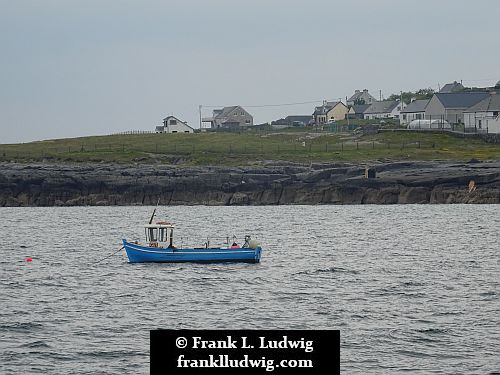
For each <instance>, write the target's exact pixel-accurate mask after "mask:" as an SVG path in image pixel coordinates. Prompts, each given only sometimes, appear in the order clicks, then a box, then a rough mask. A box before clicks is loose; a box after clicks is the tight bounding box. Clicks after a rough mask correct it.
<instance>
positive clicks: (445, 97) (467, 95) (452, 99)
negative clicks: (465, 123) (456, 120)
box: [434, 92, 490, 108]
mask: <svg viewBox="0 0 500 375" xmlns="http://www.w3.org/2000/svg"><path fill="white" fill-rule="evenodd" d="M434 95H435V96H436V98H438V100H439V101H440V102H441V103H442V104H443V106H444V107H445V108H469V107H472V106H473V105H474V104H477V103H479V102H480V101H481V100H483V99H484V98H486V97H487V96H488V95H490V94H489V93H487V92H448V93H441V92H438V93H437V94H434Z"/></svg>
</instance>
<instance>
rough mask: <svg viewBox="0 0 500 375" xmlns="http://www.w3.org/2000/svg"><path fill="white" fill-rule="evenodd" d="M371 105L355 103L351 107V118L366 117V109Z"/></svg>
mask: <svg viewBox="0 0 500 375" xmlns="http://www.w3.org/2000/svg"><path fill="white" fill-rule="evenodd" d="M368 107H370V104H354V105H351V106H350V107H349V118H353V119H354V118H357V119H361V120H362V119H364V118H365V111H366V110H367V109H368Z"/></svg>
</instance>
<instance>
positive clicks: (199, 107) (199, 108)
mask: <svg viewBox="0 0 500 375" xmlns="http://www.w3.org/2000/svg"><path fill="white" fill-rule="evenodd" d="M201 107H202V106H201V104H200V105H199V106H198V111H199V112H200V130H201Z"/></svg>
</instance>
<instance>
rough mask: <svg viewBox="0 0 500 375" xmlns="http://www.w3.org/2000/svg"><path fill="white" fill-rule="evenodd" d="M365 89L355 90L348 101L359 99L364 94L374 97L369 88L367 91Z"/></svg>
mask: <svg viewBox="0 0 500 375" xmlns="http://www.w3.org/2000/svg"><path fill="white" fill-rule="evenodd" d="M365 90H366V89H365ZM365 90H358V92H354V94H353V95H352V96H351V97H350V98H349V99H348V100H347V101H348V102H354V101H356V100H357V99H359V97H360V96H362V95H363V94H368V95H369V96H371V97H372V98H373V96H372V95H371V94H370V93H369V92H368V90H366V91H365Z"/></svg>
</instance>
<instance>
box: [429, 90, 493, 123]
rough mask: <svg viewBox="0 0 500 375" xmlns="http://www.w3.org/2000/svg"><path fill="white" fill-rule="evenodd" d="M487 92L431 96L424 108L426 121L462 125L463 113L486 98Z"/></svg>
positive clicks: (450, 93)
mask: <svg viewBox="0 0 500 375" xmlns="http://www.w3.org/2000/svg"><path fill="white" fill-rule="evenodd" d="M489 95H490V94H489V93H488V92H449V93H441V92H439V93H437V94H434V95H433V96H432V98H431V99H430V100H429V103H427V105H426V107H425V118H426V119H428V120H446V121H448V122H449V123H450V124H452V125H457V124H463V122H464V111H465V110H467V109H468V108H470V107H472V106H473V105H475V104H477V103H479V102H480V101H481V100H483V99H484V98H486V97H488V96H489Z"/></svg>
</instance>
